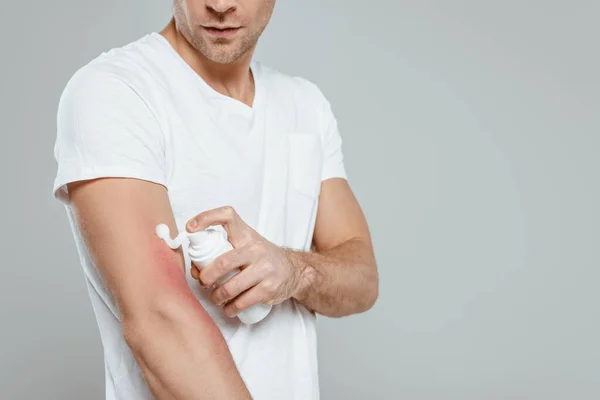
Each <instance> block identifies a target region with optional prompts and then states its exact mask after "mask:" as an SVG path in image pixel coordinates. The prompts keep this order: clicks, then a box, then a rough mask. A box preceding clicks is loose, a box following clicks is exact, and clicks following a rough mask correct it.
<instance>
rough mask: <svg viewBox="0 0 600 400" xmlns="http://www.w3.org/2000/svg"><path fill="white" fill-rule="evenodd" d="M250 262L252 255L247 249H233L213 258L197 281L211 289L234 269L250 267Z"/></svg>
mask: <svg viewBox="0 0 600 400" xmlns="http://www.w3.org/2000/svg"><path fill="white" fill-rule="evenodd" d="M252 262H253V257H252V253H251V252H250V251H249V250H248V248H247V247H242V248H241V249H233V250H230V251H228V252H227V253H224V254H221V255H220V256H219V257H217V258H215V259H214V260H213V261H212V262H211V263H210V264H209V265H207V266H206V268H203V269H202V270H201V271H200V273H199V274H198V278H197V279H198V280H199V281H200V283H201V284H202V286H206V287H211V286H212V285H214V284H215V283H216V282H218V281H219V280H220V279H221V278H224V277H225V276H226V275H227V274H229V273H230V272H232V271H234V270H235V269H236V268H240V267H243V266H245V265H250V264H252Z"/></svg>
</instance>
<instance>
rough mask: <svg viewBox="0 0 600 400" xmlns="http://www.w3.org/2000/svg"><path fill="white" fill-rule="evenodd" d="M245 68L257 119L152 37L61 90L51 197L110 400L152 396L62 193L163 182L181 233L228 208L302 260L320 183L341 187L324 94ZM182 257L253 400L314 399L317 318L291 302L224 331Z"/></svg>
mask: <svg viewBox="0 0 600 400" xmlns="http://www.w3.org/2000/svg"><path fill="white" fill-rule="evenodd" d="M251 67H252V72H253V75H254V77H255V81H256V96H255V101H254V104H253V106H252V107H249V106H247V105H245V104H243V103H241V102H239V101H237V100H234V99H232V98H230V97H227V96H225V95H222V94H220V93H218V92H216V91H215V90H213V89H212V88H211V87H210V86H208V85H207V84H206V82H204V81H203V80H202V79H201V78H200V77H199V76H198V75H197V74H196V73H195V72H194V71H193V70H192V69H191V67H190V66H189V65H188V64H187V63H185V61H184V60H183V59H182V58H181V57H180V56H179V54H178V53H177V52H176V51H175V50H174V49H173V47H171V45H170V44H169V42H168V41H167V40H166V39H165V38H164V37H163V36H161V35H160V34H158V33H157V32H152V33H150V34H148V35H145V36H143V37H141V38H139V39H138V40H136V41H134V42H132V43H129V44H128V45H126V46H123V47H120V48H114V49H111V50H110V51H108V52H105V53H102V54H101V55H100V56H98V57H97V58H95V59H94V60H92V61H91V62H90V63H88V64H87V65H85V66H84V67H82V68H81V69H79V70H78V71H77V72H76V73H75V74H74V75H73V76H72V78H71V79H70V80H69V82H68V83H67V85H66V87H65V89H64V91H63V94H62V96H61V98H60V103H59V110H58V117H57V122H58V127H57V128H58V132H57V140H56V145H55V157H56V160H57V162H58V172H57V175H56V180H55V182H54V195H55V196H56V198H57V199H59V200H60V201H62V202H63V203H64V204H65V206H66V209H67V214H68V217H69V220H70V223H71V228H72V230H73V234H74V237H75V241H76V244H77V248H78V251H79V254H80V260H81V264H82V267H83V270H84V274H85V278H86V282H87V286H88V290H89V295H90V299H91V302H92V305H93V308H94V311H95V313H96V318H97V322H98V327H99V330H100V334H101V338H102V343H103V346H104V355H105V371H106V398H107V399H126V400H130V399H133V400H136V399H150V398H152V396H151V394H150V391H149V389H148V387H147V386H146V384H145V382H144V379H143V377H142V375H141V373H140V370H139V367H138V366H137V364H136V362H135V360H134V358H133V356H132V353H131V351H130V350H129V348H128V346H127V344H126V343H125V341H124V340H123V337H122V335H121V330H120V323H119V321H120V316H119V313H118V310H117V308H116V306H115V304H114V303H113V301H112V300H111V298H110V296H109V295H108V292H107V289H106V287H105V286H104V285H103V283H102V280H101V279H100V276H99V275H98V271H97V269H96V267H95V266H94V265H93V262H92V260H91V259H90V257H89V255H88V253H87V250H86V248H85V246H84V244H83V241H82V238H81V236H80V232H79V231H78V229H77V226H76V224H75V223H74V219H73V214H72V211H71V208H70V207H69V194H68V191H67V186H66V184H67V183H69V182H73V181H79V180H85V179H92V178H99V177H131V178H138V179H143V180H148V181H152V182H156V183H159V184H161V185H164V186H165V187H166V188H167V190H168V195H169V199H170V202H171V205H172V208H173V212H174V215H175V219H176V222H177V227H178V229H179V230H180V231H181V230H184V229H185V223H186V221H187V220H188V219H189V218H191V217H192V216H194V215H196V214H198V213H200V212H202V211H205V210H208V209H212V208H215V207H220V206H224V205H231V206H233V207H234V208H235V209H236V210H237V211H238V213H239V214H240V216H241V217H242V219H244V221H246V222H247V223H248V224H249V225H250V226H252V227H253V228H254V229H256V230H257V231H258V232H259V233H260V234H262V235H263V236H265V237H266V238H267V239H268V240H270V241H272V242H274V243H276V244H278V245H281V246H287V247H290V248H296V249H304V250H307V249H309V247H310V243H311V240H312V234H313V229H314V222H315V218H316V209H317V200H318V195H319V191H320V182H321V181H322V180H325V179H328V178H334V177H340V178H344V179H345V178H346V174H345V170H344V165H343V160H342V158H343V157H342V151H341V138H340V136H339V134H338V130H337V124H336V121H335V118H334V116H333V114H332V112H331V109H330V106H329V103H328V102H327V100H326V99H325V97H324V96H323V95H322V93H321V92H320V91H319V89H318V88H317V87H316V86H315V85H314V84H312V83H310V82H308V81H307V80H304V79H302V78H297V77H289V76H286V75H284V74H282V73H279V72H278V71H276V70H274V69H271V68H268V67H266V66H263V65H261V64H260V63H258V62H256V61H253V62H252V66H251ZM183 250H184V254H186V260H185V261H186V269H187V272H188V273H187V275H188V278H187V279H188V284H189V286H190V288H191V290H192V291H193V293H194V294H195V295H196V297H197V298H198V300H199V301H200V302H201V304H202V305H203V306H204V307H205V308H206V310H207V311H208V312H209V314H210V315H211V316H212V317H213V319H214V320H215V322H216V323H217V325H218V326H219V328H220V329H221V331H222V333H223V335H224V337H225V339H226V341H227V343H228V345H229V348H230V350H231V352H232V354H233V358H234V360H235V363H236V365H237V367H238V369H239V371H240V373H241V375H242V378H243V379H244V381H245V382H246V384H247V386H248V387H249V390H250V392H251V393H252V395H253V398H254V399H255V400H270V399H272V400H281V399H286V400H293V399H302V400H306V399H309V400H310V399H318V398H319V391H318V374H317V345H316V332H315V315H314V314H313V313H311V312H309V311H308V310H307V309H306V308H305V307H304V306H302V305H300V304H299V303H296V302H295V301H293V300H288V301H285V302H284V303H282V304H280V305H277V306H275V307H274V308H273V310H272V312H271V313H270V315H269V316H268V317H267V318H266V319H264V320H263V321H261V322H260V323H258V324H255V325H251V326H246V325H244V324H241V323H240V322H239V320H238V319H229V318H227V317H226V316H225V315H224V313H223V311H222V308H221V307H217V306H215V305H214V304H213V303H212V302H211V301H210V298H209V292H208V291H207V290H206V289H203V288H201V287H200V286H199V285H198V283H197V281H195V280H193V279H192V278H191V276H189V267H190V260H189V257H188V256H187V245H185V246H184V248H183ZM199 345H202V344H201V343H200V344H199ZM202 368H203V366H198V372H199V373H202Z"/></svg>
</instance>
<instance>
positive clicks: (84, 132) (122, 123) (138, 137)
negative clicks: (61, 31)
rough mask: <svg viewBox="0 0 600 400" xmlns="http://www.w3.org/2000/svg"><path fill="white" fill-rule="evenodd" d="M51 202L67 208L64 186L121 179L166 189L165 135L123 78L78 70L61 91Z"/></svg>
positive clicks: (138, 96) (143, 102) (108, 73)
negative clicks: (85, 181)
mask: <svg viewBox="0 0 600 400" xmlns="http://www.w3.org/2000/svg"><path fill="white" fill-rule="evenodd" d="M54 156H55V158H56V162H57V164H58V170H57V174H56V179H55V181H54V187H53V194H54V197H55V198H56V199H58V200H60V201H61V202H63V203H65V204H69V202H70V199H69V193H68V188H67V184H68V183H70V182H75V181H82V180H89V179H96V178H107V177H121V178H137V179H143V180H147V181H151V182H155V183H158V184H162V185H164V186H166V182H165V181H166V178H165V175H166V174H165V151H164V136H163V135H162V131H161V129H160V125H159V124H158V121H157V120H156V118H155V117H154V114H153V113H152V111H151V110H150V108H149V107H148V105H147V103H146V102H145V101H144V100H143V98H142V97H141V96H140V95H139V94H138V92H137V91H136V90H135V89H134V88H133V87H132V86H131V85H130V84H128V83H127V81H126V80H125V79H123V78H122V77H121V76H119V75H117V74H115V73H112V72H106V71H98V70H93V69H91V70H86V69H85V67H84V68H83V69H80V70H79V71H77V72H76V73H75V74H74V75H73V76H72V77H71V79H70V80H69V81H68V83H67V85H66V86H65V89H64V90H63V92H62V94H61V97H60V100H59V105H58V114H57V136H56V142H55V146H54Z"/></svg>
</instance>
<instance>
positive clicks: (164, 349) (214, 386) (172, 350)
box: [123, 289, 251, 400]
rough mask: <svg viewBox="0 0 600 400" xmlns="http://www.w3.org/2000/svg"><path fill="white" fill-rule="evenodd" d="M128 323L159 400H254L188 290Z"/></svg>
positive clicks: (132, 343)
mask: <svg viewBox="0 0 600 400" xmlns="http://www.w3.org/2000/svg"><path fill="white" fill-rule="evenodd" d="M154 304H155V306H152V307H151V308H149V309H148V310H147V311H145V312H138V314H137V317H134V318H131V319H129V320H127V321H124V322H123V331H124V336H125V338H126V340H127V343H128V344H129V346H130V348H131V350H132V352H133V354H134V356H135V358H136V361H137V362H138V365H139V366H140V368H141V371H142V373H143V375H144V377H145V379H146V381H147V383H148V385H149V387H150V389H151V390H152V392H153V394H154V397H155V398H156V399H157V400H171V399H175V400H179V399H185V400H188V399H190V400H205V399H211V400H212V399H235V400H238V399H239V400H241V399H244V400H246V399H251V397H250V394H249V393H248V390H247V389H246V387H245V385H244V382H243V381H242V379H241V377H240V375H239V373H238V371H237V369H236V367H235V364H234V361H233V359H232V357H231V353H230V352H229V349H228V347H227V344H226V342H225V340H224V339H223V336H222V335H221V332H220V331H219V329H218V328H217V326H216V325H215V324H214V322H213V321H212V319H211V318H210V316H209V315H208V314H207V313H206V311H205V310H204V309H203V308H202V306H201V305H200V304H199V303H198V300H197V299H195V298H194V296H193V295H192V293H191V292H190V291H189V289H188V290H187V291H183V292H182V293H179V294H178V295H177V296H170V297H169V298H168V299H165V298H163V300H161V301H160V303H159V302H156V303H154Z"/></svg>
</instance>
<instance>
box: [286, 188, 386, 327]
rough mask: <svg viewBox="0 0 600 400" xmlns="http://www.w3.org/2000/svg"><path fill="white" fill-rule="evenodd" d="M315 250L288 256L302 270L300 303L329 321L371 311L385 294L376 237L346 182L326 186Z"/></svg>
mask: <svg viewBox="0 0 600 400" xmlns="http://www.w3.org/2000/svg"><path fill="white" fill-rule="evenodd" d="M313 246H314V251H311V252H298V251H291V250H290V251H287V256H288V259H289V260H290V261H291V262H292V264H294V265H295V266H296V267H297V268H298V269H299V270H300V271H301V277H302V278H301V284H300V285H299V289H298V291H297V292H296V293H295V294H294V298H295V299H296V300H298V301H300V302H301V303H302V304H304V305H305V306H307V307H308V308H310V309H312V310H314V311H316V312H317V313H319V314H323V315H326V316H329V317H342V316H346V315H350V314H355V313H359V312H363V311H366V310H368V309H369V308H371V307H372V306H373V304H374V303H375V301H376V299H377V297H378V291H379V274H378V272H377V265H376V262H375V256H374V253H373V246H372V244H371V237H370V234H369V229H368V226H367V222H366V220H365V217H364V215H363V213H362V211H361V209H360V206H359V204H358V202H357V200H356V198H355V197H354V194H353V193H352V190H351V189H350V186H349V185H348V182H347V181H346V180H344V179H328V180H326V181H324V182H323V183H322V188H321V195H320V197H319V208H318V214H317V221H316V224H315V233H314V238H313Z"/></svg>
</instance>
